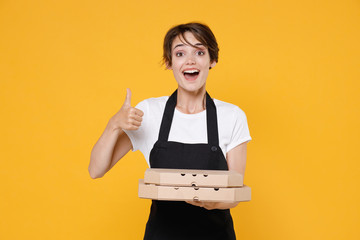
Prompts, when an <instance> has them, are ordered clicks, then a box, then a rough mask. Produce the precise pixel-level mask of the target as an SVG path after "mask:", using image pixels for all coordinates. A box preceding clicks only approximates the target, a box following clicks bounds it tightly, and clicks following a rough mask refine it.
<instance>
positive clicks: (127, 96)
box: [124, 88, 131, 106]
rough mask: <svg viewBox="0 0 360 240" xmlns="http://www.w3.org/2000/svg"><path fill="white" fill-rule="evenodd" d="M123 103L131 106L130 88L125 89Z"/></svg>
mask: <svg viewBox="0 0 360 240" xmlns="http://www.w3.org/2000/svg"><path fill="white" fill-rule="evenodd" d="M124 105H126V106H131V90H130V88H127V89H126V97H125V102H124Z"/></svg>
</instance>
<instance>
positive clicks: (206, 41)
mask: <svg viewBox="0 0 360 240" xmlns="http://www.w3.org/2000/svg"><path fill="white" fill-rule="evenodd" d="M185 32H191V33H192V34H193V35H194V37H195V38H196V39H197V40H198V41H200V42H201V43H202V44H203V45H204V46H205V47H206V48H207V49H208V51H209V54H210V62H213V61H215V62H218V59H219V47H218V44H217V42H216V38H215V36H214V34H213V32H212V31H211V30H210V28H209V27H208V26H207V25H205V24H202V23H197V22H191V23H186V24H180V25H177V26H174V27H172V28H171V29H170V30H169V31H168V32H167V33H166V35H165V38H164V46H163V47H164V53H163V63H165V64H166V65H167V66H171V65H172V57H171V56H172V55H171V47H172V43H173V41H174V39H175V38H176V37H177V36H181V37H182V39H184V41H185V42H186V43H187V44H189V45H190V46H192V47H195V48H199V47H198V46H194V45H192V44H191V43H189V42H188V40H187V39H186V38H185V36H184V34H185Z"/></svg>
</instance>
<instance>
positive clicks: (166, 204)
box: [89, 23, 251, 240]
mask: <svg viewBox="0 0 360 240" xmlns="http://www.w3.org/2000/svg"><path fill="white" fill-rule="evenodd" d="M218 51H219V49H218V45H217V42H216V39H215V36H214V35H213V33H212V32H211V30H210V29H209V27H208V26H206V25H204V24H200V23H188V24H182V25H178V26H175V27H173V28H171V29H170V30H169V31H168V33H167V34H166V36H165V39H164V54H163V60H164V63H165V64H166V66H167V68H168V69H171V70H172V72H173V74H174V77H175V80H176V81H177V83H178V89H177V90H176V91H175V92H174V93H173V94H172V95H171V96H170V97H160V98H150V99H147V100H144V101H142V102H140V103H139V104H138V105H137V106H136V108H133V107H131V105H130V99H131V92H130V90H129V89H127V95H126V100H125V102H124V105H123V106H122V107H121V109H120V110H119V112H117V113H116V114H115V115H114V116H113V117H112V118H111V119H110V121H109V123H108V125H107V127H106V129H105V131H104V133H103V134H102V135H101V137H100V139H99V140H98V142H97V143H96V144H95V146H94V148H93V150H92V153H91V160H90V165H89V172H90V176H91V177H92V178H98V177H102V176H103V175H104V174H105V173H106V172H107V171H109V170H110V169H111V168H112V167H113V166H114V165H115V164H116V162H117V161H119V159H121V158H122V157H123V156H124V155H125V154H126V153H128V152H129V151H130V149H132V150H133V151H136V150H140V151H141V152H142V153H143V154H144V157H145V158H146V160H147V162H148V164H149V165H150V167H153V168H177V169H209V170H227V169H231V170H236V171H238V172H239V173H241V174H243V175H244V172H245V164H246V143H247V142H248V141H250V140H251V137H250V134H249V130H248V126H247V120H246V116H245V114H244V112H243V111H242V110H240V109H239V108H238V107H237V106H235V105H232V104H229V103H225V102H222V101H219V100H216V99H211V97H210V96H209V94H208V93H207V92H206V88H205V87H206V79H207V76H208V73H209V70H210V69H211V68H213V67H215V65H216V63H217V61H218ZM225 156H226V158H225ZM237 204H238V203H237V202H235V203H223V202H211V203H209V202H175V201H153V203H152V206H151V212H150V216H149V220H148V223H147V225H146V231H145V237H144V239H161V240H162V239H164V240H169V239H187V240H188V239H207V240H211V239H214V240H215V239H218V240H220V239H221V240H227V239H235V232H234V228H233V221H232V217H231V215H230V211H229V209H230V208H233V207H235V206H236V205H237Z"/></svg>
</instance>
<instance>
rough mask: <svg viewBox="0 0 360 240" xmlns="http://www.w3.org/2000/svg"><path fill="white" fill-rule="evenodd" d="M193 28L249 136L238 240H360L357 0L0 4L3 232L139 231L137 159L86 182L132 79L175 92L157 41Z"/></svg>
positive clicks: (137, 88) (128, 234) (60, 235)
mask: <svg viewBox="0 0 360 240" xmlns="http://www.w3.org/2000/svg"><path fill="white" fill-rule="evenodd" d="M189 21H201V22H204V23H206V24H208V25H209V26H210V27H211V29H212V30H213V32H214V33H215V35H216V37H217V39H218V42H219V46H220V58H219V63H218V64H217V66H216V67H215V68H214V69H212V70H211V71H210V75H209V79H208V84H207V88H208V91H209V92H210V94H211V95H212V96H213V97H215V98H217V99H221V100H223V101H227V102H231V103H234V104H236V105H238V106H239V107H240V108H242V109H243V110H244V111H245V113H246V114H247V117H248V123H249V128H250V133H251V136H252V138H253V140H252V141H251V142H250V143H249V144H248V164H247V170H246V175H245V183H246V184H247V185H249V186H251V187H252V201H251V202H248V203H241V204H239V206H238V207H237V208H235V209H233V210H232V214H233V218H234V222H235V229H236V233H237V236H238V239H277V240H279V239H284V240H285V239H292V240H297V239H349V240H350V239H351V240H355V239H360V230H359V226H360V207H359V205H360V204H359V202H360V197H359V196H360V194H359V183H360V176H359V172H360V161H359V160H360V158H359V151H360V149H359V148H360V146H359V136H360V131H359V123H360V111H359V109H360V106H359V105H360V104H359V91H360V84H359V80H360V47H359V46H360V44H359V43H360V2H359V1H357V0H352V1H351V0H345V1H328V0H322V1H314V0H306V1H286V0H283V1H280V0H274V1H270V0H267V1H259V0H248V1H231V0H227V1H172V0H166V1H138V0H135V1H115V0H106V1H104V0H103V1H88V0H81V1H70V0H68V1H37V0H36V1H25V0H22V1H20V0H19V1H16V0H14V1H10V0H8V1H4V0H3V1H0V81H1V82H0V111H1V120H0V121H1V127H0V130H1V140H0V153H1V155H0V158H1V162H0V187H1V188H0V239H141V238H142V236H143V233H144V227H145V223H146V220H147V217H148V213H149V206H150V201H149V200H142V199H139V198H138V197H137V181H138V179H139V178H142V177H143V174H144V171H145V169H146V167H147V165H146V163H145V160H144V159H143V156H142V154H141V153H140V152H135V153H133V152H131V153H129V154H128V155H127V156H126V157H125V158H124V159H122V160H121V161H120V162H118V164H117V165H116V166H115V167H114V168H113V169H112V170H111V171H110V172H108V173H107V174H106V175H105V176H104V177H103V178H101V179H96V180H93V179H91V178H90V176H89V174H88V170H87V168H88V164H89V159H90V152H91V149H92V147H93V145H94V143H95V142H96V141H97V139H98V138H99V136H100V134H101V133H102V131H103V129H104V128H105V126H106V124H107V121H108V120H109V119H110V117H111V116H113V114H115V113H116V112H117V111H118V109H119V108H120V107H121V105H122V103H123V101H124V98H125V93H126V87H129V88H131V90H132V92H133V98H132V103H133V105H135V104H136V103H138V102H139V101H141V100H143V99H145V98H148V97H157V96H163V95H169V94H170V93H171V92H172V91H173V90H174V89H175V87H176V84H175V80H174V78H173V76H172V73H171V71H166V70H164V67H163V66H161V65H160V60H161V55H162V41H163V37H164V35H165V33H166V31H167V30H168V29H169V28H170V27H171V26H173V25H175V24H179V23H185V22H189ZM181 230H182V229H179V231H181Z"/></svg>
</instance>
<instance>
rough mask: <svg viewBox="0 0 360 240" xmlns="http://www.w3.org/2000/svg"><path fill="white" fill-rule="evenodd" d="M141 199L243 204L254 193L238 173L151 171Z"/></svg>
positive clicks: (141, 186) (142, 185)
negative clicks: (244, 183)
mask: <svg viewBox="0 0 360 240" xmlns="http://www.w3.org/2000/svg"><path fill="white" fill-rule="evenodd" d="M139 197H140V198H147V199H155V200H167V201H204V202H206V201H207V202H242V201H250V200H251V189H250V187H248V186H245V185H243V176H242V175H241V174H239V173H237V172H235V171H220V170H189V169H186V170H185V169H184V170H183V169H161V168H148V169H147V170H146V171H145V177H144V179H140V180H139Z"/></svg>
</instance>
